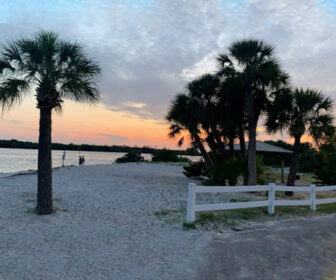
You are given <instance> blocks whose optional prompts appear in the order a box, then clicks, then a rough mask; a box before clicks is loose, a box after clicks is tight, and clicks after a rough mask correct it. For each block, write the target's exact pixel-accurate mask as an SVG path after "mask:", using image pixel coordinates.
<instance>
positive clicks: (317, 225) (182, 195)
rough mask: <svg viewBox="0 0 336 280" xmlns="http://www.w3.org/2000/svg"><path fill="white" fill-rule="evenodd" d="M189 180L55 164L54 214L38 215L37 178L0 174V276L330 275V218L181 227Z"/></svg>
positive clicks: (164, 171)
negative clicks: (62, 166) (231, 225)
mask: <svg viewBox="0 0 336 280" xmlns="http://www.w3.org/2000/svg"><path fill="white" fill-rule="evenodd" d="M191 181H192V180H190V179H188V178H186V177H184V175H183V174H182V167H181V166H178V165H169V164H148V163H140V164H139V165H137V164H132V163H127V164H119V165H117V164H111V165H96V166H82V167H66V168H60V169H56V170H54V171H53V189H54V207H55V208H56V209H57V211H56V212H55V213H53V214H52V215H47V216H38V215H36V214H34V211H33V209H34V207H35V205H36V174H20V175H18V176H10V177H2V178H0V279H1V280H2V279H6V280H8V279H13V280H20V279H25V280H30V279H34V280H39V279H48V280H54V279H55V280H56V279H57V280H59V279H63V280H68V279H69V280H76V279H98V280H99V279H116V280H128V279H129V280H131V279H132V280H134V279H146V280H151V279H153V280H154V279H155V280H159V279H160V280H166V279H174V280H179V279H181V280H182V279H183V280H188V279H202V280H203V279H204V280H211V279H285V278H282V276H286V279H308V278H306V276H307V275H309V273H315V274H314V277H313V278H311V279H320V278H319V276H321V275H322V274H321V273H325V271H326V269H329V270H330V265H331V264H332V263H333V261H334V260H335V257H336V254H334V253H333V252H336V246H334V245H333V244H336V242H335V240H336V238H335V235H334V234H331V233H333V232H336V223H334V222H333V221H334V219H335V216H329V217H314V218H305V219H296V220H293V221H279V220H277V219H274V220H273V221H270V222H267V223H260V222H259V223H256V222H248V223H247V224H244V225H241V226H240V227H239V231H238V232H237V231H236V230H237V229H231V228H230V227H229V226H223V227H221V228H208V229H204V228H199V229H197V230H184V229H183V227H182V224H183V222H184V221H185V214H186V213H185V211H186V199H187V184H188V182H191ZM238 195H240V196H244V195H246V194H238ZM230 198H232V197H231V196H230V195H226V196H219V195H216V196H214V197H212V198H209V197H205V196H202V195H200V197H199V201H207V202H208V201H212V202H215V201H229V200H230ZM238 198H239V197H238ZM240 198H244V197H240ZM254 198H256V197H254ZM249 199H253V196H249ZM326 219H327V220H326ZM328 219H329V220H328ZM326 225H331V226H326ZM334 225H335V226H334ZM324 237H325V238H324ZM288 239H290V242H287V240H288ZM322 241H323V242H322ZM312 244H313V245H314V246H312ZM323 244H327V245H323ZM330 244H332V246H331V245H330ZM265 248H266V249H267V250H266V251H264V249H265ZM330 248H332V251H331V252H332V253H330V254H327V253H328V252H329V251H330ZM334 249H335V250H334ZM264 256H267V257H264ZM269 256H271V257H269ZM287 260H288V261H287ZM293 260H294V263H293V264H295V265H294V266H293V269H294V273H291V271H292V267H291V263H292V261H293ZM319 260H321V261H319ZM322 260H323V261H322ZM278 263H279V264H280V265H279V269H278V270H276V269H274V267H275V266H277V264H278ZM314 264H315V265H316V266H319V268H316V269H315V268H314ZM307 265H308V266H309V269H305V268H306V267H307ZM335 267H336V266H335ZM330 271H336V270H330ZM311 275H312V274H311ZM335 275H336V273H335ZM290 276H291V277H290ZM315 276H316V277H317V278H315ZM328 279H329V278H328ZM330 279H335V278H330Z"/></svg>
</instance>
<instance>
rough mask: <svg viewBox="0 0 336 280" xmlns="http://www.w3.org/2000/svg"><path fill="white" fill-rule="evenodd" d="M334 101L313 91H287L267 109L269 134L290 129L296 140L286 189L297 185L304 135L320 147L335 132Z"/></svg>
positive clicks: (275, 98)
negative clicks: (333, 123)
mask: <svg viewBox="0 0 336 280" xmlns="http://www.w3.org/2000/svg"><path fill="white" fill-rule="evenodd" d="M332 106H333V102H332V100H331V99H330V98H329V97H325V96H324V95H323V94H322V93H321V92H320V91H317V90H314V89H295V90H294V92H292V91H291V90H290V89H284V90H281V91H280V92H278V93H277V94H276V95H275V96H274V100H273V102H272V103H270V105H269V107H268V114H267V120H266V127H267V131H268V132H269V133H275V132H277V131H281V132H282V131H284V130H287V131H288V133H289V135H290V136H291V137H293V138H294V147H293V154H292V161H291V165H290V170H289V175H288V180H287V186H294V185H295V177H296V170H297V165H298V161H299V154H300V143H301V138H302V136H303V135H304V134H307V135H309V136H311V137H312V138H313V139H314V141H315V142H316V144H320V143H321V142H323V140H324V139H326V137H327V136H330V135H332V134H333V133H334V131H335V129H334V126H333V125H332V121H333V116H332V112H331V110H332Z"/></svg>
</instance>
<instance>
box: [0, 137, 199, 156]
mask: <svg viewBox="0 0 336 280" xmlns="http://www.w3.org/2000/svg"><path fill="white" fill-rule="evenodd" d="M0 148H12V149H38V143H33V142H28V141H18V140H15V139H12V140H0ZM51 148H52V149H53V150H72V151H94V152H116V153H117V152H120V153H127V152H129V151H136V152H137V151H139V150H141V152H142V153H148V154H153V153H155V152H157V151H162V150H167V149H156V148H152V147H148V146H144V147H129V146H117V145H112V146H107V145H89V144H81V145H77V144H73V143H70V144H62V143H52V144H51ZM171 151H173V152H175V153H176V154H179V155H197V152H195V151H194V150H193V149H186V150H171Z"/></svg>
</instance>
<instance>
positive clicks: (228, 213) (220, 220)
mask: <svg viewBox="0 0 336 280" xmlns="http://www.w3.org/2000/svg"><path fill="white" fill-rule="evenodd" d="M333 213H336V203H331V204H324V205H317V210H316V211H311V210H310V209H309V206H276V207H275V214H274V215H269V214H268V212H267V207H258V208H249V209H235V210H222V211H213V212H200V213H198V214H197V216H198V218H197V220H196V222H195V226H196V227H201V228H202V227H203V228H204V227H209V226H210V227H214V228H216V227H218V226H223V225H224V226H234V225H237V224H240V223H243V222H246V221H256V222H263V221H265V222H266V221H269V220H273V219H274V218H282V219H288V218H295V217H296V218H297V217H308V216H319V215H328V214H333Z"/></svg>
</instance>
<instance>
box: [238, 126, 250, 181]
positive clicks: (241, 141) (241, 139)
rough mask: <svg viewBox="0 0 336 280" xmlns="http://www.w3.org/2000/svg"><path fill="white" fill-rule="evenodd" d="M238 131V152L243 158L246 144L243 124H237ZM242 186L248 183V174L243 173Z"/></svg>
mask: <svg viewBox="0 0 336 280" xmlns="http://www.w3.org/2000/svg"><path fill="white" fill-rule="evenodd" d="M238 133H239V145H240V154H241V158H242V159H244V160H245V158H246V144H245V135H244V129H243V126H241V125H239V128H238ZM243 184H244V186H247V184H248V176H246V174H245V173H244V182H243Z"/></svg>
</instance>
